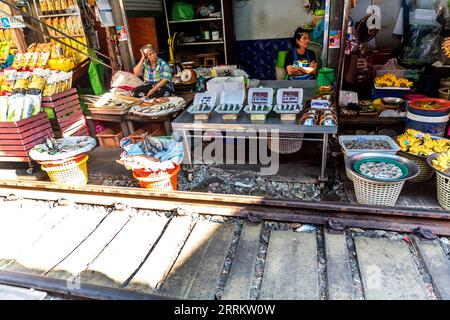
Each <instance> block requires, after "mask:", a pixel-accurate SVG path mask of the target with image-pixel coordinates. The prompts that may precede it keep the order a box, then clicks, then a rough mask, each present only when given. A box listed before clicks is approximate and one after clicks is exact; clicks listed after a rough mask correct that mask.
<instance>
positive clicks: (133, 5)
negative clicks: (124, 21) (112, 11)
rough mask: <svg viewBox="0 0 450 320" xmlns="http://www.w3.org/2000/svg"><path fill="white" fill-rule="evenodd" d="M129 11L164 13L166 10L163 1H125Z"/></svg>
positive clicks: (126, 8)
mask: <svg viewBox="0 0 450 320" xmlns="http://www.w3.org/2000/svg"><path fill="white" fill-rule="evenodd" d="M123 3H124V6H125V10H127V11H153V12H162V11H163V10H164V7H163V4H162V1H161V0H123Z"/></svg>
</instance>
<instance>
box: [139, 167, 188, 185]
mask: <svg viewBox="0 0 450 320" xmlns="http://www.w3.org/2000/svg"><path fill="white" fill-rule="evenodd" d="M180 169H181V167H180V166H179V165H177V166H176V167H175V168H174V169H168V170H165V171H158V172H152V171H146V170H143V169H136V170H134V171H133V177H134V178H135V179H136V180H138V181H139V185H140V186H141V188H144V189H148V190H154V191H176V190H178V173H179V172H180Z"/></svg>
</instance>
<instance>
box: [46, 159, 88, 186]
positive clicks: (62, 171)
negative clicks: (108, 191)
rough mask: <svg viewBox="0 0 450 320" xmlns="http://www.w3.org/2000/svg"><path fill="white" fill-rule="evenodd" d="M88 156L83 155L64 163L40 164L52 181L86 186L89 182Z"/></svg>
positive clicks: (47, 162) (48, 162)
mask: <svg viewBox="0 0 450 320" xmlns="http://www.w3.org/2000/svg"><path fill="white" fill-rule="evenodd" d="M88 159H89V156H88V155H82V156H79V157H76V158H71V159H68V160H64V161H52V162H50V161H46V162H39V163H40V164H41V165H42V166H41V168H42V170H43V171H45V172H47V174H48V176H49V177H50V181H52V182H54V183H59V184H70V185H85V184H87V182H88V172H87V161H88Z"/></svg>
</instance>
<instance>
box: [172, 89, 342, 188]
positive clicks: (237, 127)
mask: <svg viewBox="0 0 450 320" xmlns="http://www.w3.org/2000/svg"><path fill="white" fill-rule="evenodd" d="M260 86H262V87H264V88H270V90H271V91H270V92H273V90H276V89H282V88H289V87H291V88H292V87H294V88H302V89H303V90H302V92H303V95H302V97H301V98H300V99H301V100H300V101H296V102H294V103H298V104H299V105H301V106H302V108H301V112H293V113H292V114H293V115H294V117H293V118H290V119H289V120H287V121H283V118H282V115H280V114H279V113H276V112H272V97H270V100H269V104H267V105H266V106H267V108H268V109H267V111H266V112H265V111H262V112H259V114H263V115H264V116H263V117H262V118H259V119H258V118H256V120H254V119H255V118H254V115H257V114H258V111H256V112H253V114H252V111H251V110H248V107H247V112H246V111H245V110H243V109H242V108H240V109H239V110H238V111H237V114H236V117H235V119H232V120H226V119H224V117H223V115H222V114H220V113H219V112H220V109H219V108H220V106H219V107H217V108H216V112H213V111H212V109H214V108H215V107H216V106H215V105H214V106H212V105H211V106H210V109H207V110H206V112H203V113H204V114H208V116H207V118H206V119H205V120H197V121H196V116H195V114H193V113H190V112H189V111H184V112H183V113H182V114H181V115H180V116H179V117H178V118H177V119H175V121H173V122H172V128H173V130H174V132H175V134H176V135H179V136H182V137H183V141H184V144H185V153H186V159H187V162H188V163H189V164H190V165H192V156H191V144H190V143H189V141H190V138H191V137H195V134H199V133H202V132H203V131H211V130H217V131H232V132H233V133H235V134H236V136H237V137H238V136H239V134H244V137H245V134H246V133H248V132H253V133H258V132H259V131H264V132H266V133H270V132H271V131H272V132H273V131H277V132H278V133H279V134H280V137H282V138H281V139H283V140H289V139H293V140H296V141H300V140H312V141H319V142H322V143H323V148H322V165H321V171H320V176H319V182H325V181H326V162H327V153H328V139H329V136H330V135H335V134H336V133H337V128H338V127H337V121H336V122H332V123H330V124H329V125H326V123H322V122H320V121H318V120H319V119H315V120H314V119H312V122H308V121H306V120H307V119H306V118H307V115H308V113H309V111H307V110H303V106H304V104H305V105H306V101H308V100H311V99H312V98H314V97H316V96H317V94H316V90H317V84H316V82H315V81H261V82H260ZM251 90H252V89H251ZM254 90H258V89H254ZM261 90H263V89H261ZM291 91H292V90H291ZM294 91H295V90H294ZM224 94H225V92H223V93H222V95H224ZM266 97H267V96H266ZM249 101H255V99H252V98H250V100H249ZM264 101H265V102H264V103H267V101H266V100H264ZM243 102H244V101H243V99H241V104H242V103H243ZM249 104H251V102H249ZM191 108H192V107H191ZM318 112H319V111H318ZM194 113H195V112H194ZM305 116H306V117H305ZM191 132H194V134H192V133H191ZM283 134H294V135H298V136H296V137H295V138H289V137H283ZM303 134H312V135H318V136H319V137H320V138H304V137H303V136H302V135H303ZM300 135H301V136H300ZM227 138H229V136H228V135H227ZM266 139H267V136H266Z"/></svg>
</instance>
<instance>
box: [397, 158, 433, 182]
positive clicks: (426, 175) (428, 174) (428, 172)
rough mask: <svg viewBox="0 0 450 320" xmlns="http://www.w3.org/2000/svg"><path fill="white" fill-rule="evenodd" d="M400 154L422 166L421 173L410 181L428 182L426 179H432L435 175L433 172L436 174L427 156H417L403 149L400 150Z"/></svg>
mask: <svg viewBox="0 0 450 320" xmlns="http://www.w3.org/2000/svg"><path fill="white" fill-rule="evenodd" d="M399 154H400V155H401V156H402V157H404V158H406V159H409V160H412V161H414V162H415V163H416V164H417V165H418V166H419V168H420V173H419V175H418V176H417V177H415V178H414V179H411V180H409V181H411V182H416V183H420V182H426V181H430V180H431V178H432V177H433V174H434V170H433V169H432V168H431V167H430V166H429V165H428V163H427V159H426V158H423V157H420V156H416V155H413V154H409V153H406V152H402V151H400V152H399Z"/></svg>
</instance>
